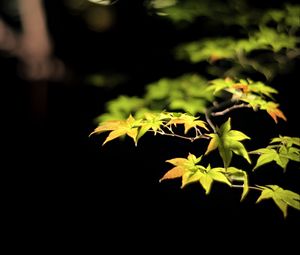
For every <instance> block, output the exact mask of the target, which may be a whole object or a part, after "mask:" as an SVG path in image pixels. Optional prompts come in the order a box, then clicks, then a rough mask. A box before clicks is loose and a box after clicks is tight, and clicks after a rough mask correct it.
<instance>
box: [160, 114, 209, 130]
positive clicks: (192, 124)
mask: <svg viewBox="0 0 300 255" xmlns="http://www.w3.org/2000/svg"><path fill="white" fill-rule="evenodd" d="M176 124H183V125H184V133H185V134H186V133H187V132H188V131H189V130H190V129H191V128H197V127H201V128H204V129H206V130H208V128H207V127H206V122H204V121H202V120H198V118H197V117H194V116H191V115H187V114H181V115H180V116H179V117H173V118H171V120H170V121H169V122H168V123H167V124H166V125H175V126H176Z"/></svg>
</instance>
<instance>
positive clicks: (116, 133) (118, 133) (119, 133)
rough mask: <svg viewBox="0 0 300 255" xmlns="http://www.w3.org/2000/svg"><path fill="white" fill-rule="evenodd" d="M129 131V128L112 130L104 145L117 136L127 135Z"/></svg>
mask: <svg viewBox="0 0 300 255" xmlns="http://www.w3.org/2000/svg"><path fill="white" fill-rule="evenodd" d="M126 133H127V130H126V129H117V130H114V131H111V132H110V133H109V135H108V136H107V137H106V139H105V141H104V142H103V144H102V145H104V144H106V143H107V142H109V141H111V140H113V139H115V138H117V137H120V136H122V135H125V134H126Z"/></svg>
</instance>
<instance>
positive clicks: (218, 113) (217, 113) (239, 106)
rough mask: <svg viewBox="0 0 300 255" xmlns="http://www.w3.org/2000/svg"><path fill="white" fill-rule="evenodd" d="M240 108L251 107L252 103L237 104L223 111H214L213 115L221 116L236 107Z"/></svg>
mask: <svg viewBox="0 0 300 255" xmlns="http://www.w3.org/2000/svg"><path fill="white" fill-rule="evenodd" d="M238 108H251V105H247V104H235V105H233V106H231V107H229V108H227V109H225V110H223V111H219V112H212V113H211V116H221V115H225V114H226V113H228V112H230V111H232V110H234V109H238Z"/></svg>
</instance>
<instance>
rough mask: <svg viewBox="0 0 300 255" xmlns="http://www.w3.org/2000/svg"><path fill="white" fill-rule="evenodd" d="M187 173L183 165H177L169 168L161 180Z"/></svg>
mask: <svg viewBox="0 0 300 255" xmlns="http://www.w3.org/2000/svg"><path fill="white" fill-rule="evenodd" d="M184 173H185V169H184V168H183V167H181V166H175V167H173V168H172V169H171V170H169V171H168V172H167V173H166V174H165V175H164V176H163V177H162V178H161V179H160V180H159V181H160V182H161V181H162V180H165V179H175V178H179V177H181V176H182V175H183V174H184Z"/></svg>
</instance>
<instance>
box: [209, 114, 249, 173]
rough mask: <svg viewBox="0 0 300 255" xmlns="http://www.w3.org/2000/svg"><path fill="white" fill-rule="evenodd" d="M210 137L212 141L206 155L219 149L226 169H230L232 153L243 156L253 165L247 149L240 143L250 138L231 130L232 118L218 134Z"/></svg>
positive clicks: (222, 126)
mask: <svg viewBox="0 0 300 255" xmlns="http://www.w3.org/2000/svg"><path fill="white" fill-rule="evenodd" d="M209 136H210V137H212V140H211V141H210V143H209V145H208V148H207V150H206V153H205V154H207V153H209V152H210V151H212V150H213V149H215V148H216V147H218V150H219V153H220V156H221V158H222V160H223V163H224V167H225V168H227V167H229V165H230V163H231V159H232V153H235V154H237V155H239V156H242V157H243V158H245V159H246V160H247V161H248V162H249V163H251V160H250V158H249V155H248V152H247V150H246V148H245V147H244V145H243V144H242V143H241V142H240V141H241V140H244V139H250V137H248V136H246V135H245V134H244V133H242V132H240V131H237V130H231V119H230V118H228V120H227V121H226V122H225V123H224V124H223V125H221V127H220V128H219V129H218V133H217V134H210V135H209Z"/></svg>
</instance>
